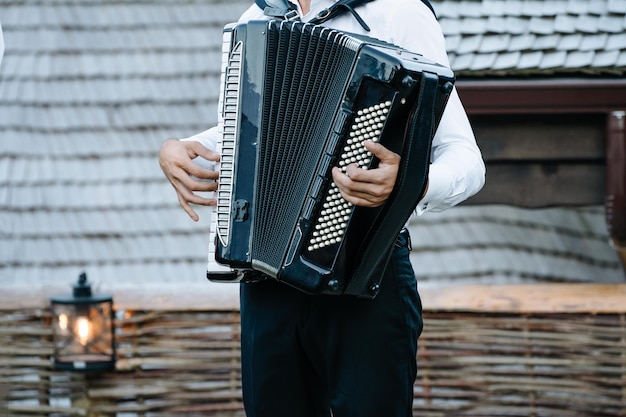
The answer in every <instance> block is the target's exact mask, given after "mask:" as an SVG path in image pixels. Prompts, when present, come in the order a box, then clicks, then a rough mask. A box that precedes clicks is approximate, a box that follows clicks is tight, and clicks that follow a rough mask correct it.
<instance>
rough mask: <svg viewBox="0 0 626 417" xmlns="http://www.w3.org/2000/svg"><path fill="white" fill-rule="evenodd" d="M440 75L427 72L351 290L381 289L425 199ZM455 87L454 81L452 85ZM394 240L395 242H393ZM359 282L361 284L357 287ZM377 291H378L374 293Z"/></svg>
mask: <svg viewBox="0 0 626 417" xmlns="http://www.w3.org/2000/svg"><path fill="white" fill-rule="evenodd" d="M438 88H439V86H438V77H437V75H435V74H432V73H429V72H423V73H422V77H421V86H420V93H419V98H418V100H417V103H416V105H415V109H414V113H413V116H412V120H411V122H410V124H409V127H408V131H407V138H406V140H407V143H406V145H405V146H406V151H405V153H404V154H403V157H402V159H401V161H400V166H399V168H398V178H397V179H396V185H395V188H394V191H393V193H392V195H391V196H390V198H389V199H388V200H387V202H386V203H385V209H384V210H382V212H381V216H382V218H381V220H380V221H377V222H376V223H377V226H376V228H375V229H374V230H373V231H372V232H371V234H370V235H369V236H368V238H367V241H368V242H369V244H368V246H367V247H366V248H365V249H364V251H363V256H361V257H360V259H362V260H361V262H360V263H359V264H358V265H357V267H356V269H355V271H353V277H358V279H352V280H351V281H350V284H348V288H347V290H346V292H347V293H353V294H366V293H368V292H370V293H373V292H376V291H377V289H378V281H379V280H380V277H379V276H376V274H378V273H380V268H381V266H382V267H384V266H385V265H386V264H387V262H388V260H389V256H390V255H391V251H392V250H393V242H394V241H395V238H396V236H398V234H399V233H400V231H401V230H402V228H403V227H404V225H405V224H406V222H407V221H408V219H409V217H410V215H411V213H412V212H413V211H414V210H415V207H416V206H417V203H418V202H419V200H420V199H421V197H422V195H423V193H424V190H425V188H426V183H427V181H428V168H429V161H430V148H431V141H432V137H433V135H434V133H435V128H436V126H435V102H436V100H435V99H436V97H437V89H438ZM448 88H450V89H451V88H452V84H450V85H449V86H448ZM381 225H384V226H381ZM389 242H391V244H390V243H389ZM356 286H359V287H360V288H356ZM372 295H374V294H372Z"/></svg>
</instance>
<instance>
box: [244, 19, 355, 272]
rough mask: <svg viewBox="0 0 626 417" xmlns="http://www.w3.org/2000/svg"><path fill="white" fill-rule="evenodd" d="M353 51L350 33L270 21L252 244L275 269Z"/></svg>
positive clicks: (338, 99) (257, 256) (327, 132)
mask: <svg viewBox="0 0 626 417" xmlns="http://www.w3.org/2000/svg"><path fill="white" fill-rule="evenodd" d="M280 25H282V26H283V27H282V29H281V28H280ZM285 26H286V28H285ZM279 29H281V30H279ZM286 29H287V30H286ZM356 49H357V45H356V44H354V40H353V39H352V38H349V37H347V36H345V35H343V34H340V33H339V32H336V31H333V30H330V29H327V28H323V27H320V26H313V25H306V24H305V25H303V24H296V23H288V22H276V23H273V22H272V23H270V24H269V25H268V51H267V54H268V59H267V63H266V65H267V67H266V74H267V76H266V79H265V81H264V82H265V89H264V95H263V97H264V102H263V105H262V106H263V112H264V116H263V118H262V119H263V121H262V123H261V132H260V140H259V153H258V171H257V175H258V179H257V192H256V196H255V201H256V205H257V207H256V209H255V213H256V215H255V220H254V221H255V223H254V230H255V233H254V235H253V242H252V243H253V258H255V259H257V260H259V261H261V262H262V263H264V264H266V265H268V266H270V267H272V268H278V267H279V266H280V265H281V264H282V261H283V256H284V251H280V250H277V245H278V246H281V245H284V246H283V248H285V247H286V246H287V244H288V243H289V241H290V239H291V236H292V232H293V226H294V225H296V224H297V223H298V217H299V215H300V213H301V209H302V206H303V204H305V203H306V202H307V201H308V197H309V196H308V195H307V193H308V191H309V190H308V189H309V186H308V184H310V180H311V172H315V170H316V169H317V167H318V164H319V161H320V158H321V157H322V156H323V155H324V153H325V152H326V151H327V150H328V148H327V146H328V138H329V137H330V136H332V128H333V123H334V119H335V115H336V114H337V112H338V109H339V107H340V105H341V100H342V97H343V94H344V90H345V87H346V83H347V81H348V79H349V76H350V72H351V70H352V67H353V64H354V61H355V58H356V55H357V50H356Z"/></svg>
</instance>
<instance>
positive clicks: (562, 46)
mask: <svg viewBox="0 0 626 417" xmlns="http://www.w3.org/2000/svg"><path fill="white" fill-rule="evenodd" d="M582 41H583V35H581V34H580V33H576V34H574V35H565V36H562V37H561V41H560V42H559V45H558V46H557V47H556V49H558V50H560V51H575V50H578V48H580V44H581V43H582Z"/></svg>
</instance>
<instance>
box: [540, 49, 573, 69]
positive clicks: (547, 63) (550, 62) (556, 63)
mask: <svg viewBox="0 0 626 417" xmlns="http://www.w3.org/2000/svg"><path fill="white" fill-rule="evenodd" d="M566 60H567V53H566V52H565V51H554V52H546V53H545V54H544V55H543V59H542V60H541V64H539V68H541V69H552V68H559V67H562V66H563V65H565V61H566Z"/></svg>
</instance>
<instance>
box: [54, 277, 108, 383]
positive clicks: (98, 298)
mask: <svg viewBox="0 0 626 417" xmlns="http://www.w3.org/2000/svg"><path fill="white" fill-rule="evenodd" d="M51 307H52V333H53V340H54V359H53V365H54V368H55V369H58V370H65V371H84V372H94V371H96V372H97V371H107V370H111V369H114V368H115V359H116V353H115V328H114V325H113V317H114V311H113V298H112V296H111V295H109V294H92V292H91V285H90V284H89V283H88V282H87V275H86V274H85V273H82V274H80V276H79V278H78V283H77V284H76V285H75V286H74V291H73V294H72V295H61V296H55V297H52V298H51Z"/></svg>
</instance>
